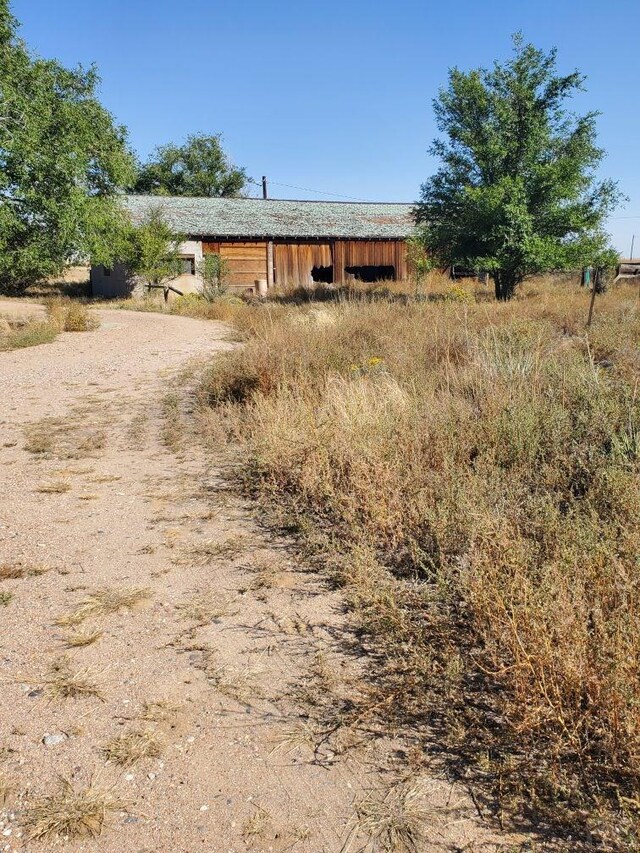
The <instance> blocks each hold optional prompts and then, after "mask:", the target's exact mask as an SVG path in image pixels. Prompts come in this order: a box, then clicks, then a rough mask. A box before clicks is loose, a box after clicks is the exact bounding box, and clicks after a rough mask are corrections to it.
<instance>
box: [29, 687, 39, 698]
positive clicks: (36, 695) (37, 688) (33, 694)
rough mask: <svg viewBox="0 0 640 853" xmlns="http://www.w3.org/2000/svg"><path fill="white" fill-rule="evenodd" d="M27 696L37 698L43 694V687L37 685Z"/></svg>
mask: <svg viewBox="0 0 640 853" xmlns="http://www.w3.org/2000/svg"><path fill="white" fill-rule="evenodd" d="M27 696H28V697H29V699H37V698H38V696H42V687H36V689H35V690H30V691H29V692H28V693H27Z"/></svg>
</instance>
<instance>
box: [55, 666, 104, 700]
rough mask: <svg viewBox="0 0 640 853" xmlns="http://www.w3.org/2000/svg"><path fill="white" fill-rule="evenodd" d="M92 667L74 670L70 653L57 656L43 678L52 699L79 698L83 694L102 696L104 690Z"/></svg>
mask: <svg viewBox="0 0 640 853" xmlns="http://www.w3.org/2000/svg"><path fill="white" fill-rule="evenodd" d="M96 676H97V673H96V671H95V670H91V669H81V670H74V669H73V668H72V665H71V659H70V658H69V657H68V655H61V656H60V657H58V658H56V659H55V660H54V661H53V663H52V664H51V666H50V668H49V672H48V674H47V676H46V678H44V679H43V680H42V683H43V684H44V685H45V686H46V689H47V693H48V694H49V696H50V697H51V698H52V699H77V698H79V697H83V696H96V697H98V698H99V699H101V698H102V690H101V689H100V686H99V684H98V681H97V679H96Z"/></svg>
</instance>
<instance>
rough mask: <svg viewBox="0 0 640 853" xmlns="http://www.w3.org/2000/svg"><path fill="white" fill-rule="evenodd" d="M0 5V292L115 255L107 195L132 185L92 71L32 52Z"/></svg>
mask: <svg viewBox="0 0 640 853" xmlns="http://www.w3.org/2000/svg"><path fill="white" fill-rule="evenodd" d="M16 29H17V22H16V20H15V19H14V18H13V16H12V15H11V13H10V11H9V7H8V2H7V0H0V93H1V107H0V290H1V291H5V292H16V291H19V290H21V289H23V288H24V287H26V286H28V285H29V284H32V283H33V282H34V281H37V280H39V279H42V278H44V277H46V276H49V275H54V274H57V273H59V272H60V271H61V270H62V268H63V266H64V264H65V262H68V261H69V260H70V259H71V258H73V257H78V256H87V255H89V254H95V255H96V256H97V257H98V258H99V259H100V260H103V261H107V260H110V259H111V257H112V253H111V251H110V246H112V245H113V244H114V243H117V242H118V241H117V239H115V240H114V239H113V230H114V228H116V230H117V228H119V227H120V226H121V225H122V222H123V220H122V217H121V214H120V212H119V208H118V205H117V202H116V200H115V198H114V194H115V192H116V190H117V188H118V187H120V186H123V185H124V184H126V183H128V182H129V181H130V180H131V175H132V170H133V160H132V158H131V156H130V154H129V152H128V150H127V146H126V134H125V130H124V129H123V128H122V127H117V126H115V125H114V122H113V118H112V116H111V115H110V114H109V113H108V112H107V111H106V110H105V109H104V108H103V107H102V106H101V104H100V103H99V101H98V99H97V97H96V88H97V85H98V82H99V80H98V76H97V73H96V70H95V68H93V67H92V68H89V69H84V68H82V67H80V66H79V67H78V68H76V69H67V68H64V67H63V66H62V65H60V64H59V63H58V62H56V61H55V60H44V59H39V58H37V57H34V56H32V55H31V54H30V52H29V51H28V49H27V47H26V46H25V44H24V43H23V42H22V41H21V40H20V39H19V38H18V37H17V35H16Z"/></svg>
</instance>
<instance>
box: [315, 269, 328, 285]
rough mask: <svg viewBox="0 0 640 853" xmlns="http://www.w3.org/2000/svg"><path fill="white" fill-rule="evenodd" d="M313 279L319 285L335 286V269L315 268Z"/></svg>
mask: <svg viewBox="0 0 640 853" xmlns="http://www.w3.org/2000/svg"><path fill="white" fill-rule="evenodd" d="M311 278H312V279H313V280H314V282H316V283H317V284H333V267H314V268H313V269H312V270H311Z"/></svg>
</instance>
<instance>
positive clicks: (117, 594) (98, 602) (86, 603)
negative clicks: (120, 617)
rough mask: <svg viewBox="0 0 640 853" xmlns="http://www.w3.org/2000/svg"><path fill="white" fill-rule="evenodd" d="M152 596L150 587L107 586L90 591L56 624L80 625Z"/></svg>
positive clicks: (132, 605) (130, 606) (64, 625)
mask: <svg viewBox="0 0 640 853" xmlns="http://www.w3.org/2000/svg"><path fill="white" fill-rule="evenodd" d="M150 597H151V590H150V589H149V588H148V587H138V586H136V587H130V588H124V589H113V588H111V587H106V588H104V589H97V590H95V592H92V593H90V594H89V595H87V596H86V598H85V599H84V600H83V601H81V602H80V604H79V605H78V606H77V607H76V609H75V610H73V611H72V612H71V613H68V614H67V615H65V616H61V617H59V618H58V619H57V620H56V625H60V626H61V627H68V626H71V625H79V624H80V623H82V622H84V620H85V619H88V618H89V617H98V616H106V615H109V614H111V613H117V612H118V611H119V610H125V609H126V610H131V609H132V608H134V607H135V606H136V605H137V604H139V603H140V602H142V601H145V600H146V599H148V598H150Z"/></svg>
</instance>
